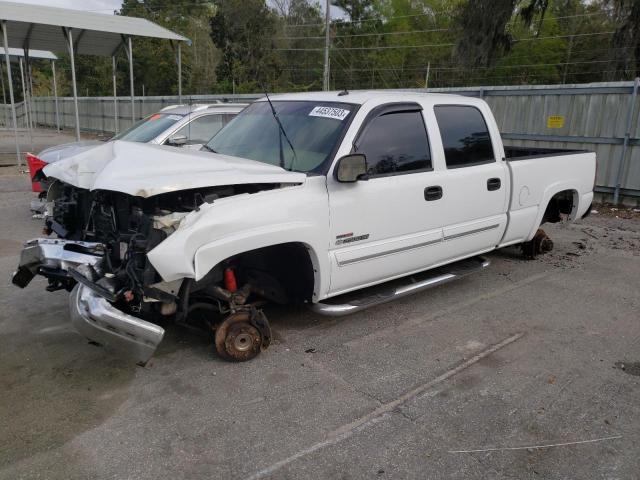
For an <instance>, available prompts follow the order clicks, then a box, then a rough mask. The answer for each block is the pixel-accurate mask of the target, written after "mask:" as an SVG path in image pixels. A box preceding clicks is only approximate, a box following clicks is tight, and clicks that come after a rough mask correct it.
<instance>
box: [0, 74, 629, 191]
mask: <svg viewBox="0 0 640 480" xmlns="http://www.w3.org/2000/svg"><path fill="white" fill-rule="evenodd" d="M637 88H638V84H637V83H636V82H613V83H595V84H577V85H559V86H558V85H556V86H508V87H468V88H456V89H448V88H440V89H429V90H428V91H429V92H442V93H456V94H461V95H467V96H475V97H481V98H483V99H484V100H486V101H487V102H488V103H489V105H490V106H491V109H492V110H493V113H494V115H495V117H496V120H497V122H498V126H499V127H500V130H501V132H502V136H503V139H504V142H505V144H507V145H514V146H536V147H548V148H571V149H583V150H594V151H595V152H596V153H597V157H598V171H597V177H596V185H597V187H598V188H597V190H598V191H599V192H602V193H611V194H615V193H616V190H617V192H618V193H619V194H621V195H625V196H633V197H640V122H639V121H638V114H639V111H640V109H639V108H638V107H639V106H638V102H639V100H640V99H638V97H637V95H636V94H635V92H637ZM412 91H425V90H412ZM260 96H261V95H259V94H254V95H251V94H249V95H194V96H183V103H210V102H214V101H231V102H250V101H252V100H254V99H256V98H258V97H260ZM78 103H79V110H80V124H81V128H82V129H83V130H85V131H94V132H105V133H109V132H114V131H115V130H116V116H115V112H116V108H115V106H116V103H115V102H114V99H113V97H84V98H83V97H81V98H79V99H78ZM176 103H178V99H177V97H176V96H157V97H136V99H135V113H136V118H142V117H143V116H145V115H149V114H151V113H153V112H156V111H158V110H159V109H161V108H162V107H164V106H167V105H171V104H176ZM33 104H34V107H33V110H34V114H33V118H34V121H35V123H36V124H38V125H44V126H52V127H55V126H56V115H55V102H54V99H53V98H42V97H40V98H34V99H33ZM5 108H6V107H5ZM73 111H74V110H73V99H72V98H60V99H59V112H60V124H61V126H62V127H64V128H74V127H75V125H74V113H73ZM117 113H118V120H117V122H118V130H123V129H125V128H127V127H128V126H129V125H131V100H130V98H129V97H120V98H118V99H117ZM23 117H24V109H23V108H22V109H21V110H20V111H19V119H18V123H19V124H20V122H22V123H24V121H23V120H22V118H23ZM6 118H8V117H7V115H6V114H0V122H5V121H6V120H5V119H6Z"/></svg>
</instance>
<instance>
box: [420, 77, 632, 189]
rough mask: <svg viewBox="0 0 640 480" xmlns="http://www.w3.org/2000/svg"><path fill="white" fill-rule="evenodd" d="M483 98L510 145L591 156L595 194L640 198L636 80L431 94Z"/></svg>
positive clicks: (435, 90)
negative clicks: (583, 152)
mask: <svg viewBox="0 0 640 480" xmlns="http://www.w3.org/2000/svg"><path fill="white" fill-rule="evenodd" d="M429 91H431V92H441V93H457V94H461V95H468V96H474V97H480V98H483V99H484V100H485V101H486V102H487V103H488V104H489V105H490V106H491V110H492V111H493V114H494V116H495V118H496V121H497V122H498V126H499V127H500V131H501V132H502V138H503V140H504V143H505V144H506V145H514V146H525V147H529V146H531V147H543V148H570V149H582V150H593V151H595V152H596V155H597V159H598V170H597V174H596V186H597V188H596V191H598V192H601V193H610V194H613V195H614V197H617V194H620V195H624V196H632V197H640V122H639V120H638V118H639V113H640V109H639V108H638V107H639V105H638V102H639V98H638V96H637V92H638V80H637V79H636V81H635V82H610V83H591V84H576V85H551V86H526V87H522V86H512V87H472V88H460V89H446V88H442V89H430V90H429Z"/></svg>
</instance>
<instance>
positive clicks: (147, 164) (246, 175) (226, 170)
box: [43, 141, 306, 197]
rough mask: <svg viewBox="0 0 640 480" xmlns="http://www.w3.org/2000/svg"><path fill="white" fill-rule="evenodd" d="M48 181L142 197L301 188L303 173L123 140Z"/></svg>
mask: <svg viewBox="0 0 640 480" xmlns="http://www.w3.org/2000/svg"><path fill="white" fill-rule="evenodd" d="M43 172H44V173H45V175H47V176H48V177H53V178H57V179H58V180H61V181H63V182H65V183H69V184H71V185H74V186H76V187H79V188H85V189H87V190H113V191H116V192H122V193H127V194H129V195H135V196H138V197H152V196H154V195H159V194H161V193H168V192H175V191H179V190H188V189H191V188H201V187H215V186H221V185H242V184H249V183H257V184H265V183H303V182H304V181H305V179H306V175H305V174H304V173H298V172H289V171H287V170H284V169H283V168H280V167H277V166H274V165H269V164H267V163H261V162H256V161H254V160H247V159H244V158H237V157H230V156H227V155H220V154H217V153H210V152H199V151H193V150H187V149H178V148H175V147H163V146H159V145H149V144H142V143H133V142H125V141H114V142H107V143H104V144H102V145H100V146H97V147H93V148H91V149H89V150H85V151H81V152H79V153H77V154H76V155H73V156H71V157H68V158H65V159H62V160H60V161H58V162H56V163H53V164H51V165H47V166H46V167H44V169H43Z"/></svg>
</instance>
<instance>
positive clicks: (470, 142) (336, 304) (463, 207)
mask: <svg viewBox="0 0 640 480" xmlns="http://www.w3.org/2000/svg"><path fill="white" fill-rule="evenodd" d="M205 150H206V151H202V152H192V151H185V150H171V149H166V148H163V147H159V146H150V145H140V144H130V143H123V142H118V141H116V142H111V143H109V144H105V145H103V146H101V147H98V148H96V149H93V150H91V151H88V152H84V153H80V154H78V155H76V156H74V157H71V158H68V159H66V160H63V161H60V162H58V163H56V164H52V165H50V166H47V167H46V168H45V169H44V173H45V174H46V175H47V176H48V177H50V178H54V179H56V182H55V183H54V185H53V186H52V187H51V188H50V190H49V197H48V201H49V203H48V217H47V220H46V225H47V226H46V229H47V231H48V232H49V233H50V234H51V236H50V237H48V238H40V239H35V240H32V241H30V242H28V243H27V244H26V246H25V249H24V250H23V252H22V257H21V260H20V265H19V267H18V270H17V271H16V273H15V274H14V277H13V282H14V283H15V284H16V285H18V286H20V287H24V286H26V285H27V284H28V283H29V282H30V280H31V279H32V278H33V276H34V275H37V274H38V275H43V276H45V277H47V278H48V280H49V285H48V288H49V289H50V290H56V289H67V290H70V291H71V297H70V309H71V318H72V321H73V323H74V324H75V325H76V327H77V328H78V329H79V330H80V331H81V332H82V333H84V334H85V336H87V337H88V338H89V339H91V340H93V341H95V342H98V343H101V344H105V345H111V346H114V347H123V349H124V350H125V351H128V352H133V353H134V354H135V356H136V359H137V360H138V361H140V362H142V363H144V362H146V361H147V360H148V359H149V358H150V356H151V355H152V354H153V352H154V350H155V349H156V347H157V346H158V344H159V343H160V341H161V340H162V337H163V335H164V328H163V326H161V325H166V323H167V321H170V320H173V321H176V322H178V323H182V322H187V323H193V322H199V323H201V324H203V325H205V326H206V328H210V329H213V330H214V331H215V347H216V350H217V352H218V353H219V354H220V355H221V356H222V357H224V358H228V359H234V360H247V359H250V358H252V357H254V356H255V355H257V354H258V353H259V352H260V351H261V350H262V349H264V348H266V347H267V346H268V345H269V342H270V338H271V328H270V325H269V322H268V320H267V318H266V316H265V314H264V312H263V311H262V309H261V307H262V305H263V304H264V302H265V301H269V302H277V303H291V302H304V303H307V304H308V305H309V306H310V307H311V308H312V309H313V310H314V311H316V312H318V313H321V314H328V315H344V314H347V313H351V312H355V311H359V310H361V309H362V308H366V307H369V306H371V305H376V304H378V303H380V302H383V301H388V300H391V299H394V298H398V297H401V296H403V295H407V294H409V293H415V292H417V291H420V290H423V289H425V288H430V287H432V286H434V285H439V284H442V283H444V282H448V281H451V280H453V279H455V278H459V277H460V276H462V275H466V274H468V273H471V272H475V271H478V270H480V269H482V268H485V267H486V266H488V264H489V262H488V261H487V260H486V259H485V258H483V257H479V256H480V255H482V254H484V253H486V252H489V251H491V250H494V249H497V248H502V247H506V246H509V245H517V244H520V245H523V246H525V247H526V248H525V250H527V251H529V254H530V256H533V255H534V254H535V253H536V251H537V249H539V247H540V245H541V243H542V242H541V241H538V240H539V239H540V237H541V234H540V233H539V227H540V225H541V224H543V223H544V222H557V221H560V220H561V219H562V218H564V219H567V220H569V221H570V220H574V219H577V218H580V217H582V216H584V215H586V214H587V213H588V212H589V207H590V205H591V202H592V198H593V186H594V178H595V173H596V159H595V154H594V153H591V152H584V151H575V150H549V149H527V148H510V147H505V146H503V144H502V141H501V137H500V132H499V131H498V127H497V125H496V122H495V120H494V118H493V116H492V114H491V110H490V109H489V107H488V105H487V104H486V103H485V102H484V101H482V100H480V99H475V98H468V97H463V96H454V95H436V94H422V93H404V92H403V93H399V92H398V93H389V92H384V91H370V92H346V91H344V92H323V93H300V94H287V95H278V96H274V97H273V98H269V97H267V98H264V99H261V100H260V101H257V102H255V103H254V104H252V105H250V106H249V107H247V108H246V109H245V110H244V111H243V112H242V113H240V114H239V115H238V116H237V117H235V118H234V119H233V120H232V121H231V122H230V123H229V125H227V126H226V127H224V128H223V129H222V130H221V131H220V132H219V133H218V134H217V135H216V136H215V137H214V138H213V139H212V140H211V141H210V142H209V143H208V144H207V145H206V147H205ZM543 240H544V238H543Z"/></svg>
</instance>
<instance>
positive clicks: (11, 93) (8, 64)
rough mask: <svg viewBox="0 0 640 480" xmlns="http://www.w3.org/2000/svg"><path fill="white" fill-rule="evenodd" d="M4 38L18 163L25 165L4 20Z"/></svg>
mask: <svg viewBox="0 0 640 480" xmlns="http://www.w3.org/2000/svg"><path fill="white" fill-rule="evenodd" d="M0 25H2V40H3V43H4V59H5V62H6V65H7V80H8V82H7V83H8V84H9V99H10V100H11V117H12V119H13V134H14V136H15V140H16V158H17V160H18V165H20V166H23V165H24V164H23V163H22V155H21V154H20V143H19V141H18V120H17V119H16V102H15V100H14V97H13V82H12V81H11V61H10V60H9V40H8V39H7V22H6V21H4V20H3V21H2V23H0Z"/></svg>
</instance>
